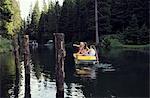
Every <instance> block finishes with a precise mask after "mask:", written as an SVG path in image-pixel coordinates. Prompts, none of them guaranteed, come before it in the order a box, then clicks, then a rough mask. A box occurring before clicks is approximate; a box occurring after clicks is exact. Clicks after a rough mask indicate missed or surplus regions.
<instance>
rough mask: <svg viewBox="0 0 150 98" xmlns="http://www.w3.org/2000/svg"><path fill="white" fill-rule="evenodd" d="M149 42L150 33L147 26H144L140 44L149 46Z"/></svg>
mask: <svg viewBox="0 0 150 98" xmlns="http://www.w3.org/2000/svg"><path fill="white" fill-rule="evenodd" d="M149 40H150V31H149V30H148V28H147V27H146V25H145V24H143V26H142V27H141V29H140V43H141V44H149V43H150V42H149Z"/></svg>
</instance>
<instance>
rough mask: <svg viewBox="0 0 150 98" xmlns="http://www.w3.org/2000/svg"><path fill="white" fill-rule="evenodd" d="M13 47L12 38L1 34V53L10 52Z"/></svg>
mask: <svg viewBox="0 0 150 98" xmlns="http://www.w3.org/2000/svg"><path fill="white" fill-rule="evenodd" d="M12 49H13V48H12V45H11V40H8V39H6V38H3V37H1V36H0V53H3V52H9V51H11V50H12Z"/></svg>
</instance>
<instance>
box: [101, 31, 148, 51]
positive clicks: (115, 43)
mask: <svg viewBox="0 0 150 98" xmlns="http://www.w3.org/2000/svg"><path fill="white" fill-rule="evenodd" d="M102 39H103V40H102V46H104V47H105V48H126V49H150V44H145V45H126V44H124V43H123V42H122V41H121V37H120V36H119V35H115V34H114V35H107V36H103V37H102Z"/></svg>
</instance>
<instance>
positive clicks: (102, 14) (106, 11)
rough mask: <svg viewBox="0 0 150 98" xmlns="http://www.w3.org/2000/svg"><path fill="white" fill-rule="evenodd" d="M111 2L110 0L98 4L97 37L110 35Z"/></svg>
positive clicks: (102, 0)
mask: <svg viewBox="0 0 150 98" xmlns="http://www.w3.org/2000/svg"><path fill="white" fill-rule="evenodd" d="M111 2H112V1H111V0H100V1H99V2H98V11H99V17H98V18H99V19H98V20H99V33H100V34H99V35H103V34H110V33H111V25H110V19H111Z"/></svg>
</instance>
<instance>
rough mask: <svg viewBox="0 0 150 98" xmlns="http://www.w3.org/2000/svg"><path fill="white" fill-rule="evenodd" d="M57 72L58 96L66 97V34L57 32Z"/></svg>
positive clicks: (55, 36) (55, 37)
mask: <svg viewBox="0 0 150 98" xmlns="http://www.w3.org/2000/svg"><path fill="white" fill-rule="evenodd" d="M54 39H55V41H54V42H55V74H56V87H57V93H56V98H64V77H65V73H64V57H65V46H64V34H63V33H55V34H54Z"/></svg>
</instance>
